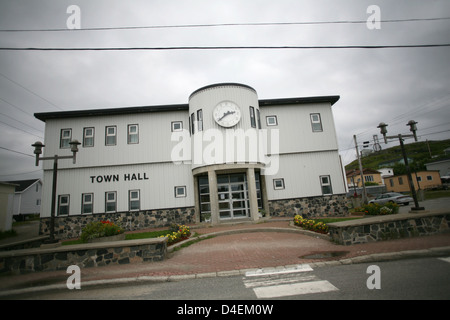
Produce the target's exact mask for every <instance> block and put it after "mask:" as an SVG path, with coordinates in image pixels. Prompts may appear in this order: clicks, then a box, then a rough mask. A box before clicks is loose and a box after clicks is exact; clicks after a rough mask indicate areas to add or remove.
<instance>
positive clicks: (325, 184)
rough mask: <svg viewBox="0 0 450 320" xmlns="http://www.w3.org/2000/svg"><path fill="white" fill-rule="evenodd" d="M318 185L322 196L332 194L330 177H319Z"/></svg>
mask: <svg viewBox="0 0 450 320" xmlns="http://www.w3.org/2000/svg"><path fill="white" fill-rule="evenodd" d="M320 185H321V187H322V194H324V195H325V194H333V190H332V189H331V180H330V176H320Z"/></svg>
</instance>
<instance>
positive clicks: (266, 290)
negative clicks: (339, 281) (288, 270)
mask: <svg viewBox="0 0 450 320" xmlns="http://www.w3.org/2000/svg"><path fill="white" fill-rule="evenodd" d="M337 290H339V289H338V288H336V287H335V286H333V285H332V284H331V283H329V282H328V281H326V280H320V281H310V282H301V283H294V284H283V285H278V286H269V287H258V288H253V291H254V292H255V294H256V296H257V297H258V298H260V299H261V298H276V297H284V296H293V295H299V294H309V293H319V292H328V291H337Z"/></svg>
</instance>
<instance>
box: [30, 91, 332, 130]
mask: <svg viewBox="0 0 450 320" xmlns="http://www.w3.org/2000/svg"><path fill="white" fill-rule="evenodd" d="M203 89H204V88H203ZM339 99H340V96H322V97H303V98H282V99H262V100H259V106H260V107H267V106H276V105H289V104H290V105H292V104H306V103H322V102H328V103H331V105H333V104H335V103H336V102H337V101H338V100H339ZM187 110H189V104H172V105H160V106H142V107H124V108H107V109H87V110H74V111H56V112H40V113H35V114H34V116H35V118H37V119H39V120H41V121H44V122H45V121H46V120H49V119H60V118H77V117H93V116H103V115H120V114H129V113H148V112H164V111H187Z"/></svg>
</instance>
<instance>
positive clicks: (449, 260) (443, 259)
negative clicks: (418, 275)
mask: <svg viewBox="0 0 450 320" xmlns="http://www.w3.org/2000/svg"><path fill="white" fill-rule="evenodd" d="M439 260H442V261H445V262H449V263H450V257H446V258H439Z"/></svg>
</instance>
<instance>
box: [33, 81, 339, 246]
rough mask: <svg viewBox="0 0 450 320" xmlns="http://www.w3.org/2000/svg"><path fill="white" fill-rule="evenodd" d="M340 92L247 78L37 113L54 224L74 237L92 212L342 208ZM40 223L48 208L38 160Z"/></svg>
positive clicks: (190, 219)
mask: <svg viewBox="0 0 450 320" xmlns="http://www.w3.org/2000/svg"><path fill="white" fill-rule="evenodd" d="M338 100H339V96H325V97H306V98H285V99H265V100H259V99H258V96H257V93H256V91H255V90H254V89H253V88H251V87H249V86H247V85H243V84H236V83H222V84H214V85H210V86H206V87H203V88H200V89H198V90H196V91H195V92H193V93H192V94H191V96H190V97H189V102H188V103H187V104H179V105H162V106H144V107H126V108H115V109H96V110H79V111H63V112H50V113H37V114H35V117H36V118H38V119H40V120H42V121H44V122H45V148H44V156H53V155H55V154H57V155H60V156H63V155H71V152H70V147H69V144H68V143H69V141H70V140H71V139H77V140H79V141H80V142H81V143H82V144H81V145H80V147H79V149H80V150H79V152H78V154H77V161H76V164H73V163H72V161H71V160H65V161H64V160H61V161H59V163H58V184H57V192H56V194H57V212H56V216H57V218H56V227H55V229H56V230H58V234H57V235H56V236H57V237H59V238H63V237H77V236H78V235H79V233H80V231H81V227H82V226H83V225H85V224H86V223H87V221H90V220H92V219H111V220H115V221H117V222H119V223H121V224H122V225H123V226H124V227H126V228H127V229H128V230H136V229H142V228H148V227H152V226H155V227H159V226H165V225H168V224H170V223H173V222H176V223H194V222H203V221H206V222H210V223H212V224H217V223H222V222H226V221H232V220H258V219H259V218H260V217H261V215H263V214H267V215H269V214H270V215H275V216H280V215H294V214H296V213H302V214H304V215H307V216H328V215H344V214H346V213H347V207H346V205H345V193H346V185H345V181H344V180H345V175H344V173H343V167H342V164H341V161H340V157H339V153H338V143H337V138H336V131H335V126H334V120H333V113H332V108H331V107H332V105H334V104H335V103H336V102H337V101H338ZM43 168H44V190H43V196H42V206H41V232H42V233H46V232H48V230H47V225H48V222H49V217H50V208H51V188H52V183H51V182H52V162H51V161H44V163H43Z"/></svg>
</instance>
